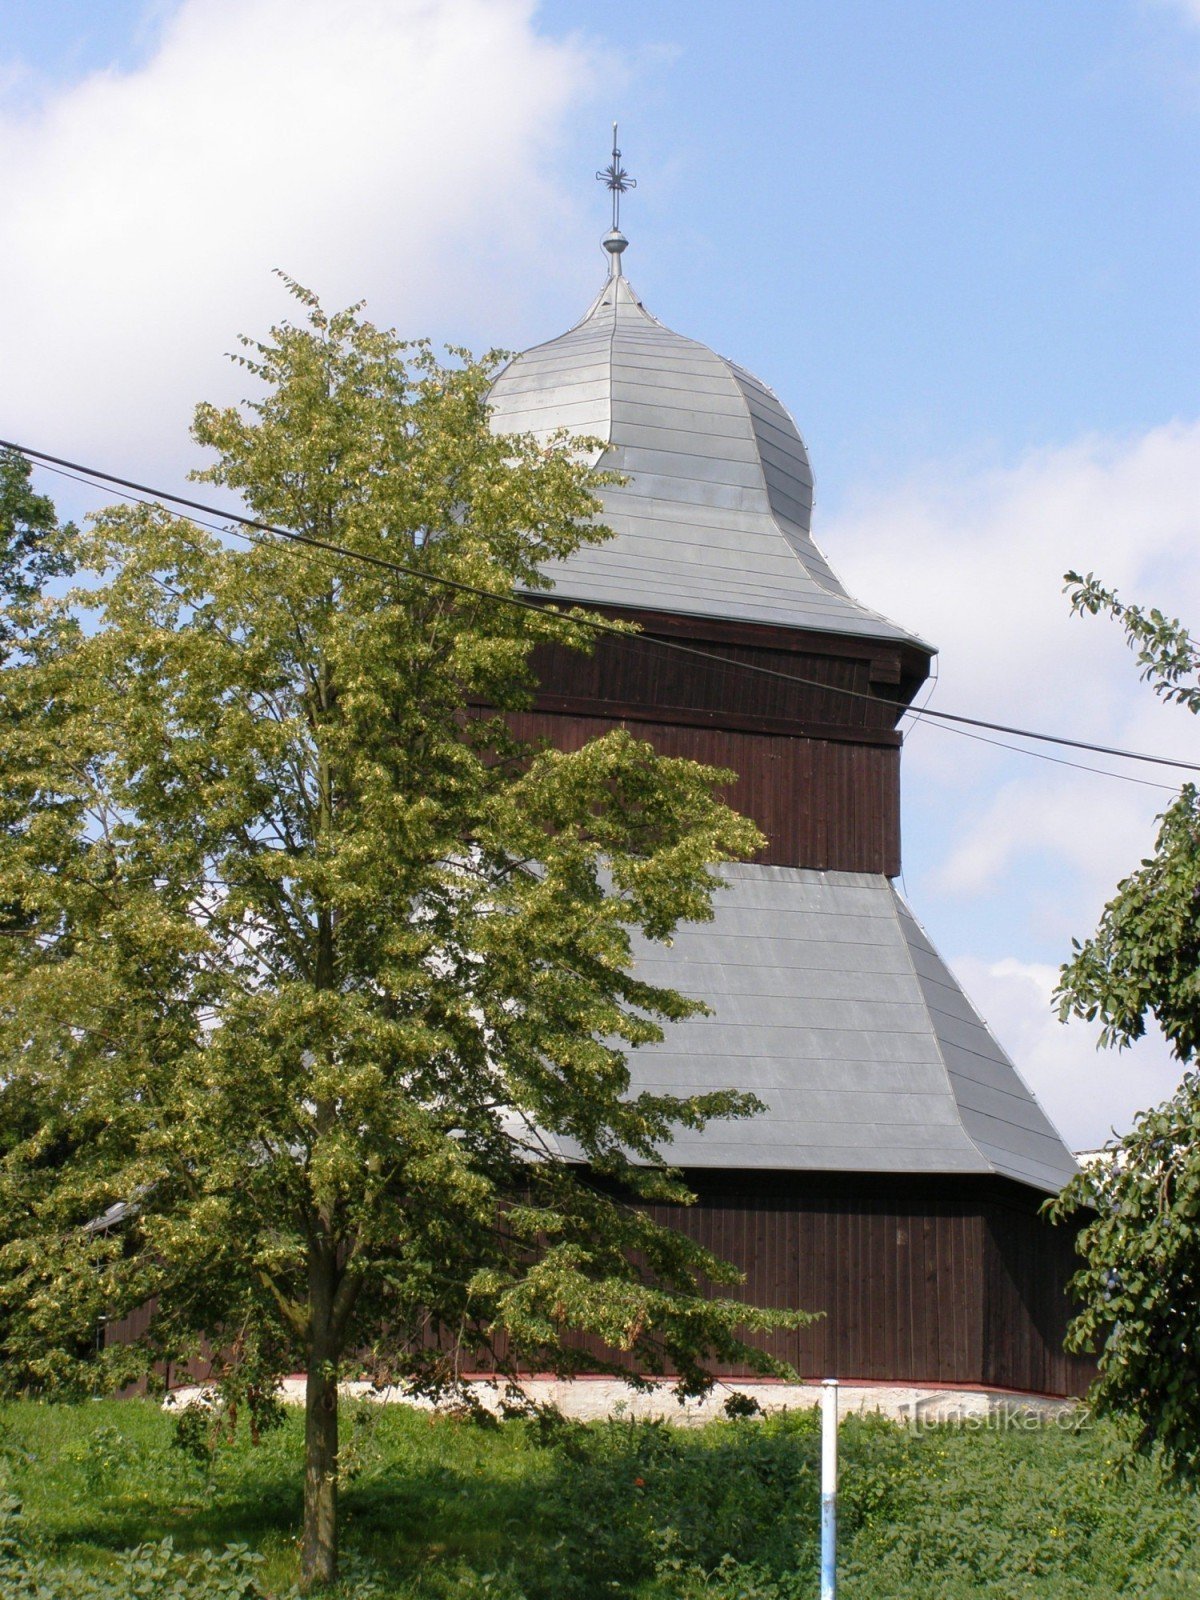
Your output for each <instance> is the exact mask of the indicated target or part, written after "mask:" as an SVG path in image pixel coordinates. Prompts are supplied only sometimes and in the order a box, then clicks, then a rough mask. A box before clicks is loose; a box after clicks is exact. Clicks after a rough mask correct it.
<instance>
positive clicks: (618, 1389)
mask: <svg viewBox="0 0 1200 1600" xmlns="http://www.w3.org/2000/svg"><path fill="white" fill-rule="evenodd" d="M468 1387H469V1388H470V1390H471V1392H472V1393H473V1395H474V1396H475V1398H476V1399H477V1400H478V1401H479V1402H480V1404H481V1405H484V1406H486V1407H487V1408H488V1410H490V1411H499V1409H500V1407H501V1405H502V1403H503V1402H504V1398H505V1396H504V1390H503V1388H502V1387H497V1386H495V1385H493V1384H491V1383H489V1382H487V1381H486V1380H483V1379H477V1380H474V1381H472V1382H471V1383H470V1384H469V1385H468ZM521 1390H522V1393H523V1394H524V1395H525V1397H526V1398H527V1399H528V1400H530V1401H532V1402H533V1403H535V1404H537V1405H552V1406H555V1407H557V1409H558V1410H559V1411H561V1412H562V1414H563V1415H564V1416H566V1417H570V1418H572V1419H574V1420H576V1421H579V1422H595V1421H599V1420H600V1419H602V1418H605V1417H630V1418H638V1419H642V1420H650V1419H658V1418H662V1419H664V1420H666V1421H667V1422H674V1423H679V1424H680V1425H681V1426H684V1427H689V1426H690V1427H695V1426H698V1425H699V1424H701V1423H705V1422H712V1421H714V1420H715V1419H717V1418H720V1417H724V1416H725V1415H726V1414H727V1413H726V1411H725V1403H726V1401H727V1400H728V1399H729V1398H730V1396H731V1395H735V1394H736V1395H744V1396H747V1397H748V1398H750V1399H752V1400H754V1401H756V1402H757V1404H758V1406H759V1408H760V1409H761V1410H762V1411H763V1412H772V1411H789V1410H790V1411H796V1410H802V1409H805V1408H812V1407H815V1406H817V1405H819V1404H820V1399H821V1387H820V1384H819V1383H816V1382H813V1383H772V1382H758V1383H756V1382H753V1381H746V1380H742V1381H738V1382H736V1383H718V1384H716V1385H715V1386H714V1388H713V1389H711V1390H710V1391H709V1393H708V1394H707V1395H705V1396H704V1397H703V1398H702V1399H693V1400H685V1401H682V1402H681V1401H680V1400H678V1399H677V1398H676V1396H675V1394H674V1392H673V1390H672V1388H671V1385H670V1384H669V1383H656V1384H655V1385H654V1387H653V1389H651V1390H648V1391H642V1392H638V1391H637V1390H635V1389H631V1388H630V1387H629V1385H628V1384H625V1383H621V1382H620V1381H619V1380H616V1379H609V1378H576V1379H574V1380H566V1379H561V1378H527V1379H526V1380H525V1381H524V1382H523V1383H522V1384H521ZM341 1392H342V1393H343V1394H344V1395H346V1396H347V1397H348V1398H353V1399H365V1400H372V1401H375V1402H378V1403H380V1404H385V1405H393V1404H396V1405H410V1406H415V1407H419V1408H420V1409H422V1410H433V1409H436V1407H435V1406H434V1404H433V1403H432V1402H431V1401H429V1400H425V1399H420V1398H417V1397H415V1396H413V1395H410V1394H407V1393H406V1392H405V1391H404V1390H403V1389H401V1388H389V1389H382V1390H377V1389H373V1388H372V1387H371V1385H370V1384H367V1383H344V1384H343V1385H342V1391H341ZM204 1398H205V1390H204V1389H203V1387H200V1386H191V1387H188V1388H181V1389H173V1390H172V1391H171V1393H170V1394H169V1395H168V1396H167V1399H166V1401H165V1404H166V1405H167V1406H168V1407H172V1408H174V1407H178V1406H184V1405H187V1404H188V1403H189V1402H191V1401H197V1400H200V1401H203V1400H204ZM282 1398H283V1399H284V1400H285V1401H287V1402H288V1403H290V1404H296V1405H302V1404H303V1402H304V1378H303V1376H302V1375H299V1376H295V1377H291V1378H285V1379H284V1382H283V1390H282ZM1079 1404H1080V1403H1079V1401H1077V1400H1070V1399H1066V1400H1064V1399H1057V1398H1055V1397H1052V1396H1047V1395H1026V1394H1017V1393H1014V1392H1013V1391H1012V1390H1008V1389H955V1388H932V1387H923V1386H921V1385H919V1384H888V1383H873V1384H865V1383H858V1384H856V1383H853V1382H848V1383H845V1384H842V1385H840V1386H839V1388H838V1412H839V1414H840V1415H841V1416H843V1417H847V1416H851V1415H855V1414H859V1415H861V1414H865V1413H868V1412H875V1413H877V1414H878V1415H880V1416H884V1417H889V1418H891V1419H892V1420H893V1421H895V1422H907V1423H909V1424H910V1425H912V1426H921V1425H923V1424H929V1423H935V1422H961V1423H966V1424H973V1425H974V1426H976V1427H986V1426H987V1425H988V1424H989V1422H990V1423H992V1424H993V1425H994V1424H996V1423H998V1422H1001V1421H1006V1422H1008V1423H1018V1424H1019V1423H1021V1422H1023V1421H1027V1422H1028V1423H1029V1424H1030V1425H1031V1426H1041V1425H1043V1424H1045V1423H1048V1422H1055V1421H1065V1420H1067V1419H1070V1418H1073V1417H1074V1414H1075V1413H1076V1412H1077V1411H1078V1409H1079Z"/></svg>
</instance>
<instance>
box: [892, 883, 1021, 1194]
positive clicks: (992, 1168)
mask: <svg viewBox="0 0 1200 1600" xmlns="http://www.w3.org/2000/svg"><path fill="white" fill-rule="evenodd" d="M889 888H890V890H891V894H892V899H893V900H894V902H895V904H896V907H897V909H898V910H899V912H900V919H899V920H900V937H901V939H902V940H903V943H904V954H905V957H906V959H907V961H908V965H909V967H910V969H911V970H912V975H913V979H914V981H915V982H916V985H917V991H918V993H919V994H920V996H921V1003H922V1005H923V1006H924V1007H925V1011H926V1015H929V1013H930V1007H929V1003H928V1001H927V1000H926V999H925V988H924V985H923V984H922V982H921V974H920V973H919V972H918V971H917V963H916V961H915V960H914V959H913V952H912V946H911V945H910V944H909V942H908V939H907V937H906V936H905V931H904V921H903V919H904V915H905V914H906V913H907V915H908V916H909V917H910V918H911V919H912V921H913V922H914V923H915V924H916V926H917V927H918V928H919V929H920V931H921V933H922V934H924V932H925V930H924V928H922V927H921V924H920V923H919V922H918V921H917V918H916V917H915V916H914V915H913V912H912V910H911V908H910V907H909V905H908V902H907V901H906V900H904V899H903V898H902V897H901V895H900V893H899V892H898V890H897V888H896V885H895V884H894V883H890V884H889ZM929 943H930V947H931V948H932V941H931V940H930V941H929ZM969 1003H970V1002H969V1001H968V1004H969ZM929 1031H930V1033H931V1034H932V1035H933V1045H934V1049H935V1050H936V1051H937V1058H938V1060H939V1061H940V1062H941V1064H942V1071H943V1072H944V1073H945V1075H946V1088H947V1089H948V1090H949V1091H950V1098H951V1100H952V1101H953V1102H954V1109H955V1111H956V1112H957V1113H958V1126H959V1129H960V1131H961V1132H962V1136H963V1138H964V1139H965V1140H966V1141H967V1143H968V1144H969V1145H970V1146H971V1149H972V1150H974V1152H975V1154H976V1155H977V1156H978V1157H979V1159H980V1161H982V1162H983V1164H984V1166H985V1167H986V1168H987V1170H988V1171H989V1172H990V1173H992V1174H993V1175H994V1176H996V1177H1002V1176H1004V1174H1002V1173H1001V1172H1000V1170H999V1168H998V1167H997V1165H996V1163H995V1162H994V1161H993V1160H992V1159H991V1158H990V1157H989V1156H986V1155H984V1153H983V1151H982V1150H981V1149H980V1148H979V1145H978V1144H977V1143H976V1142H975V1138H974V1136H973V1135H972V1134H971V1132H970V1131H969V1129H968V1128H967V1125H966V1123H965V1122H964V1121H963V1117H962V1106H961V1105H960V1104H959V1100H958V1095H957V1094H956V1093H955V1091H954V1074H953V1072H952V1071H951V1070H950V1063H949V1062H948V1061H947V1060H946V1051H945V1048H944V1046H943V1044H942V1040H941V1036H940V1034H939V1033H938V1031H937V1027H936V1026H935V1025H934V1022H933V1018H932V1016H929Z"/></svg>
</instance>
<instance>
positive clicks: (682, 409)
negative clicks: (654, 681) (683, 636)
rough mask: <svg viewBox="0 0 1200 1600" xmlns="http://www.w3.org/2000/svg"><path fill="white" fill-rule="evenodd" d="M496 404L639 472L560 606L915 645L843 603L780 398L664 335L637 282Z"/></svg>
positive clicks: (528, 364)
mask: <svg viewBox="0 0 1200 1600" xmlns="http://www.w3.org/2000/svg"><path fill="white" fill-rule="evenodd" d="M490 398H491V404H492V412H493V417H492V421H493V426H494V427H495V428H496V429H497V430H498V431H501V432H510V433H516V432H530V433H534V434H536V435H538V436H540V437H541V438H543V439H544V438H546V437H548V436H549V435H550V434H552V433H554V432H556V431H557V430H558V429H560V428H565V429H567V431H568V432H569V433H570V434H572V435H574V436H576V437H584V436H587V435H593V436H595V437H597V438H599V439H601V440H603V441H604V443H605V445H606V448H605V449H604V450H603V451H600V452H597V454H596V456H595V458H594V459H595V460H597V461H599V460H601V459H602V460H603V464H604V466H605V467H606V468H611V469H613V470H615V471H618V472H621V473H625V474H627V475H628V477H629V482H628V483H626V484H624V485H622V486H619V487H616V486H615V487H612V488H609V489H606V490H605V491H604V492H603V500H604V512H603V516H602V520H603V521H604V522H605V523H606V524H607V525H608V526H609V527H610V528H612V529H613V531H614V535H615V537H614V538H613V539H611V540H610V541H609V542H608V543H607V544H605V545H602V546H598V547H594V548H591V549H586V550H580V551H579V552H577V553H576V554H575V555H574V556H572V557H571V558H570V559H569V560H568V561H566V562H559V563H553V564H551V565H549V566H548V567H547V569H546V570H547V573H548V574H549V575H550V576H551V577H552V578H553V579H554V581H555V584H556V586H557V588H558V590H559V592H560V593H561V594H562V596H563V597H564V598H569V599H572V600H578V601H582V602H585V603H591V604H607V605H618V606H620V605H623V606H636V607H642V608H647V609H652V610H661V611H671V612H683V613H687V614H692V615H699V616H710V617H721V618H732V619H738V620H741V621H750V622H768V623H777V624H782V625H784V626H789V627H796V628H814V629H821V630H824V631H828V632H833V633H849V634H855V635H859V636H866V637H872V638H883V639H896V640H911V639H913V635H911V634H908V633H906V632H905V630H904V629H902V628H901V627H899V626H898V625H897V624H896V623H894V622H891V621H890V620H889V619H888V618H887V617H884V616H882V615H880V614H879V613H878V612H875V611H871V610H868V608H867V607H866V606H863V605H861V604H860V603H859V602H858V601H857V600H855V599H853V598H852V597H851V596H850V595H849V594H847V592H846V590H845V588H844V587H843V585H842V584H841V582H840V580H839V579H838V578H837V576H836V574H835V573H834V572H833V570H832V568H831V567H830V566H829V563H828V562H827V561H826V559H825V557H824V555H823V554H822V553H821V551H820V550H819V549H818V547H817V545H816V544H815V543H814V542H813V539H812V536H811V533H810V531H809V529H810V523H811V518H812V490H813V480H812V471H811V469H810V467H809V461H808V452H807V451H806V450H805V448H804V442H803V440H802V439H801V437H800V435H799V433H798V432H797V430H796V425H795V423H794V422H793V421H792V419H791V417H790V416H789V415H788V413H787V412H786V411H785V410H784V408H783V406H782V405H781V404H780V403H779V401H778V400H777V399H776V397H775V395H774V394H773V393H772V392H771V390H770V389H768V388H766V386H765V385H764V384H762V383H760V382H759V381H758V379H757V378H754V377H752V376H751V375H750V374H749V373H748V372H744V371H743V370H742V369H741V368H740V367H737V366H735V365H734V364H733V363H732V362H730V361H726V360H725V359H724V358H723V357H722V356H718V355H716V354H715V353H714V352H713V351H712V350H709V349H708V348H707V347H706V346H704V345H702V344H699V343H697V342H696V341H695V340H693V339H685V338H683V337H682V336H681V335H680V334H677V333H672V332H671V330H670V329H669V328H665V327H664V326H663V325H662V323H660V322H658V321H657V320H656V319H655V318H654V317H652V316H651V315H650V313H649V312H648V311H646V309H645V308H644V307H643V305H642V303H641V301H640V300H639V299H638V298H637V295H636V294H635V293H634V290H633V289H632V287H631V286H630V284H629V281H628V279H626V278H624V277H622V276H615V277H612V278H610V279H609V281H608V283H607V284H606V285H605V287H604V289H603V290H602V291H601V292H600V294H599V295H598V296H597V298H596V300H595V302H594V303H593V304H592V306H591V308H590V309H589V311H588V312H587V314H586V316H585V317H584V318H583V320H582V321H581V322H579V323H578V324H577V325H576V326H575V327H574V328H572V329H571V330H570V331H569V332H568V333H565V334H563V335H562V336H561V338H558V339H552V340H551V341H550V342H549V343H548V344H543V345H538V346H536V347H535V348H534V349H532V350H527V351H526V352H525V353H524V354H523V355H520V356H518V357H517V358H516V359H515V360H514V361H513V362H511V363H510V364H509V365H508V366H507V367H506V368H505V369H504V371H503V372H502V373H501V374H500V375H499V377H498V378H497V379H496V382H495V384H494V385H493V387H492V391H491V397H490ZM916 642H917V643H920V641H919V640H918V641H916Z"/></svg>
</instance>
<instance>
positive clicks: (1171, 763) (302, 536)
mask: <svg viewBox="0 0 1200 1600" xmlns="http://www.w3.org/2000/svg"><path fill="white" fill-rule="evenodd" d="M0 450H15V451H16V452H17V453H18V454H20V455H23V456H25V457H26V458H27V459H28V460H30V461H32V462H37V463H39V464H40V465H42V466H45V467H48V468H49V469H50V470H51V471H53V472H58V473H60V474H61V475H62V476H65V477H75V479H76V481H78V482H87V483H91V484H92V485H93V486H95V487H100V486H109V487H112V488H115V489H117V490H120V491H124V492H125V497H126V498H131V499H136V500H141V501H142V502H143V503H155V502H158V501H165V502H166V503H167V504H169V505H173V506H185V507H187V508H188V510H189V511H192V512H200V513H202V514H203V515H204V516H205V517H216V518H218V519H219V523H218V525H217V527H216V528H215V530H214V531H224V532H229V533H236V530H235V529H232V528H227V527H222V526H221V524H227V523H230V522H234V523H237V524H238V525H239V527H242V528H250V529H252V530H253V531H254V532H255V533H257V534H261V535H266V536H268V537H269V538H273V539H283V540H285V541H286V542H287V543H289V544H298V545H304V546H307V547H308V548H310V549H314V550H322V551H324V552H325V553H326V554H328V555H335V556H341V557H344V558H345V559H346V560H348V561H358V562H362V563H364V564H365V565H367V566H371V567H375V568H377V569H379V570H381V571H384V572H395V573H398V574H399V575H400V576H401V577H405V578H414V579H416V580H417V581H418V582H420V583H428V584H433V585H436V586H438V587H441V588H445V589H450V590H453V591H455V592H457V593H459V594H470V595H474V596H475V597H476V598H478V599H483V600H491V601H493V602H495V603H496V604H498V605H508V606H516V607H518V608H519V609H522V610H526V611H537V612H541V611H543V610H544V606H543V603H542V601H540V600H536V599H533V598H531V597H528V596H524V595H519V594H515V593H513V592H512V591H511V590H494V589H485V588H483V587H482V586H481V585H478V584H473V583H465V582H463V581H462V580H461V579H459V578H450V577H446V576H445V575H444V574H442V573H436V572H429V571H427V570H426V569H425V568H423V567H414V566H411V565H410V564H408V563H407V562H403V561H393V560H391V559H389V558H388V557H386V556H376V555H371V554H370V553H369V552H368V551H365V550H354V549H351V547H350V546H349V545H343V544H338V543H336V542H335V541H334V540H331V539H320V538H317V537H316V536H315V535H314V534H307V533H298V532H297V531H296V530H295V529H294V528H284V527H281V526H279V525H278V524H277V523H273V522H264V521H262V520H261V519H260V518H258V517H248V516H246V515H244V514H243V513H241V512H237V511H223V510H221V508H220V507H218V506H211V505H208V504H207V503H206V502H204V501H201V500H192V499H189V498H188V497H187V496H186V495H179V494H172V493H170V492H169V491H168V490H166V489H156V488H153V487H152V486H150V485H148V484H144V483H137V482H135V481H133V480H132V479H130V478H121V477H118V476H117V475H116V474H115V473H111V472H103V471H101V470H100V469H99V468H98V467H88V466H84V465H82V464H81V463H80V462H78V461H68V460H65V459H64V458H63V457H61V456H54V455H49V454H47V452H45V451H43V450H34V449H33V448H32V447H31V446H29V445H23V444H17V443H15V442H14V441H12V440H9V439H0ZM185 520H188V521H194V522H197V523H198V525H199V526H201V527H210V528H212V527H213V526H214V525H213V524H212V523H203V522H199V519H198V518H196V517H189V518H186V519H185ZM240 537H243V538H244V537H246V536H245V535H240ZM560 615H561V617H562V620H563V621H566V622H570V623H572V624H573V625H575V626H577V627H582V628H586V629H588V630H589V631H591V632H592V633H597V634H607V635H611V636H612V637H614V638H617V639H624V640H626V641H629V640H637V641H638V643H644V644H649V645H652V646H654V647H655V648H657V649H661V650H670V651H674V652H676V653H677V654H680V655H687V656H691V657H693V658H694V659H699V660H702V661H710V662H713V663H714V664H715V665H717V666H720V667H722V668H725V669H727V670H728V669H733V670H736V671H739V672H752V673H756V674H758V675H759V676H761V677H766V678H775V679H778V680H780V681H781V682H783V683H792V684H796V685H798V686H800V687H803V688H808V689H821V690H823V691H824V692H826V693H828V694H840V695H843V696H846V697H848V698H850V699H853V700H865V701H868V702H869V703H870V704H871V705H887V706H891V707H893V708H894V709H895V710H896V711H899V712H901V713H904V712H908V713H910V714H912V715H914V716H916V717H919V718H920V720H922V721H936V722H940V723H946V724H949V725H951V726H952V728H954V729H955V730H956V731H962V730H963V729H966V728H979V729H983V730H985V731H987V732H989V733H1006V734H1009V735H1011V736H1012V737H1014V738H1018V739H1032V740H1036V741H1038V742H1039V743H1042V744H1053V745H1060V746H1062V747H1064V748H1066V749H1071V750H1084V751H1087V752H1089V753H1090V754H1092V755H1104V756H1114V757H1116V758H1117V759H1119V760H1121V761H1141V762H1146V763H1149V764H1150V765H1152V766H1159V767H1173V768H1176V769H1178V770H1180V771H1183V772H1198V773H1200V763H1196V762H1193V761H1180V760H1177V759H1176V758H1174V757H1172V756H1156V755H1149V754H1147V753H1144V752H1141V751H1137V750H1122V749H1120V748H1119V747H1117V746H1114V745H1104V744H1093V743H1091V742H1090V741H1089V740H1086V739H1072V738H1070V737H1068V736H1067V735H1065V734H1055V733H1042V732H1040V731H1039V730H1037V729H1034V728H1020V727H1015V726H1013V725H1012V724H1010V723H1004V722H990V721H988V720H987V719H986V718H983V717H968V716H965V715H963V714H962V713H961V712H955V711H940V710H938V711H935V710H933V709H931V708H930V707H928V706H926V707H923V708H922V709H921V710H920V711H916V710H914V708H913V707H912V706H911V705H909V704H908V703H906V702H905V701H903V700H890V699H889V698H888V697H887V696H886V695H876V694H868V693H866V692H864V691H863V690H861V689H850V688H846V687H844V686H842V685H841V684H834V683H822V682H821V680H820V679H819V678H804V677H800V676H798V675H797V674H795V673H791V672H782V671H780V670H779V668H777V667H765V666H762V665H760V664H759V663H757V662H754V661H739V660H735V659H733V658H731V657H728V656H721V655H717V654H716V653H715V652H714V651H711V650H704V649H701V648H700V646H698V645H690V644H683V643H682V642H681V641H680V640H678V639H664V638H661V637H659V636H657V635H655V634H649V633H637V634H631V633H629V632H628V631H627V630H626V629H625V628H622V627H619V626H617V625H616V624H615V623H611V622H606V621H604V620H603V619H602V618H600V617H591V616H576V617H570V616H567V615H566V614H565V613H560ZM983 742H985V743H993V742H995V741H991V740H987V741H983ZM1002 748H1006V749H1019V747H1018V746H1012V745H1009V746H1003V747H1002ZM1021 753H1022V754H1025V755H1036V754H1037V752H1036V751H1033V750H1026V751H1022V752H1021ZM1063 764H1064V765H1071V764H1072V763H1063ZM1081 770H1085V771H1089V772H1099V771H1101V770H1102V769H1100V768H1098V767H1087V768H1081ZM1105 776H1107V777H1112V778H1124V776H1125V775H1124V774H1122V773H1119V772H1109V773H1106V774H1105ZM1126 781H1137V780H1129V779H1126Z"/></svg>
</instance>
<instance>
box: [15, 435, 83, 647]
mask: <svg viewBox="0 0 1200 1600" xmlns="http://www.w3.org/2000/svg"><path fill="white" fill-rule="evenodd" d="M31 477H32V472H31V469H30V466H29V463H28V461H26V459H25V457H24V456H23V455H20V454H19V453H18V452H17V451H15V450H0V667H3V666H4V665H5V664H6V663H7V662H8V660H9V658H10V656H11V655H12V654H13V652H14V651H15V650H16V649H18V648H19V646H20V643H21V641H22V639H23V638H24V637H25V635H26V634H27V633H28V632H29V630H30V629H31V628H33V627H35V626H36V625H37V621H36V619H37V602H38V601H39V600H40V599H41V595H42V591H43V589H44V588H45V586H46V584H47V583H48V582H49V581H50V579H52V578H61V577H65V576H67V574H68V573H69V572H70V570H71V560H70V549H71V541H72V539H73V537H74V535H75V529H74V528H73V527H71V525H70V524H69V523H68V524H67V525H66V526H65V527H60V526H59V522H58V517H57V516H56V514H55V510H54V504H53V502H52V501H51V500H50V498H49V497H48V496H47V495H44V494H36V493H35V492H34V489H33V486H32V484H31V482H30V479H31Z"/></svg>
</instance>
